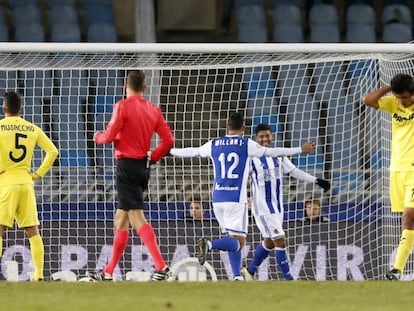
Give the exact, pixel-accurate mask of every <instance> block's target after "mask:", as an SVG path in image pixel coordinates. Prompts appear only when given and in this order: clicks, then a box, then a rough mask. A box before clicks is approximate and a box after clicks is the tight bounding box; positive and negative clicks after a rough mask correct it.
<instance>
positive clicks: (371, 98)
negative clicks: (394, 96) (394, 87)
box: [362, 85, 391, 109]
mask: <svg viewBox="0 0 414 311" xmlns="http://www.w3.org/2000/svg"><path fill="white" fill-rule="evenodd" d="M389 92H391V86H389V85H388V86H384V87H382V88H379V89H377V90H375V91H372V92H370V93H368V94H367V95H365V96H364V97H363V98H362V102H363V103H364V105H366V106H369V107H373V108H375V109H378V108H379V105H378V100H379V99H380V98H381V97H383V96H384V95H385V94H387V93H389Z"/></svg>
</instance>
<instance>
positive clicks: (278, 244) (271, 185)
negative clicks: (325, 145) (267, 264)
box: [242, 124, 331, 281]
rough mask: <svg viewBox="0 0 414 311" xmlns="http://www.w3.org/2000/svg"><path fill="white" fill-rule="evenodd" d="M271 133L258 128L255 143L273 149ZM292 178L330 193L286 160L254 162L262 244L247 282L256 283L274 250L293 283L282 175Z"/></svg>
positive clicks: (254, 211) (323, 183)
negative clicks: (255, 277) (313, 184)
mask: <svg viewBox="0 0 414 311" xmlns="http://www.w3.org/2000/svg"><path fill="white" fill-rule="evenodd" d="M272 139H273V135H272V131H271V128H270V126H269V125H267V124H259V125H258V126H257V127H256V142H257V143H258V144H259V145H261V146H263V147H266V148H270V147H271V145H272ZM284 174H289V175H290V176H292V177H295V178H296V179H299V180H303V181H307V182H312V183H315V184H316V185H318V186H319V187H321V188H323V190H325V192H326V191H328V190H329V189H330V187H331V185H330V183H329V181H327V180H324V179H320V178H316V177H314V176H312V175H309V174H307V173H305V172H304V171H302V170H300V169H298V168H297V167H296V166H294V165H293V163H292V162H291V161H290V160H289V159H288V158H287V157H285V156H283V157H267V156H262V157H260V158H253V159H252V165H251V170H250V178H251V181H252V190H253V205H252V214H253V216H254V219H255V222H256V225H257V227H258V228H259V230H260V232H261V234H262V237H263V238H264V239H263V242H262V243H260V245H259V246H258V247H257V248H256V251H255V253H254V257H253V259H252V261H251V262H250V264H249V266H248V267H247V268H243V269H242V275H243V277H244V279H245V280H247V281H250V280H253V279H254V274H255V273H256V270H257V267H258V266H260V265H261V263H262V262H263V260H265V259H266V258H267V257H268V256H269V254H270V252H271V251H272V250H273V249H274V250H275V255H276V262H277V265H278V266H279V269H280V271H281V272H282V274H283V277H284V278H285V279H286V280H293V279H294V278H293V276H292V274H291V272H290V265H289V259H288V255H287V252H286V237H285V232H284V230H283V214H284V210H283V193H282V188H283V186H282V180H283V175H284Z"/></svg>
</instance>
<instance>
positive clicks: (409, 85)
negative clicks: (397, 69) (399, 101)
mask: <svg viewBox="0 0 414 311" xmlns="http://www.w3.org/2000/svg"><path fill="white" fill-rule="evenodd" d="M391 90H392V92H393V93H395V94H402V93H404V92H409V93H414V82H413V77H412V76H410V75H407V74H404V73H399V74H397V75H395V76H394V77H393V78H392V80H391Z"/></svg>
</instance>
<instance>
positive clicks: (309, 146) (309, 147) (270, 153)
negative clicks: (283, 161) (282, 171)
mask: <svg viewBox="0 0 414 311" xmlns="http://www.w3.org/2000/svg"><path fill="white" fill-rule="evenodd" d="M314 151H315V143H314V142H313V141H310V142H307V143H304V144H303V145H302V146H301V147H297V148H266V151H265V153H264V155H265V156H267V157H280V156H289V155H294V154H298V153H302V152H303V153H311V152H314Z"/></svg>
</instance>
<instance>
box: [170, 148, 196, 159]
mask: <svg viewBox="0 0 414 311" xmlns="http://www.w3.org/2000/svg"><path fill="white" fill-rule="evenodd" d="M170 154H171V155H173V156H176V157H181V158H192V157H199V156H200V151H199V148H194V147H189V148H172V149H171V150H170Z"/></svg>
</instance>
